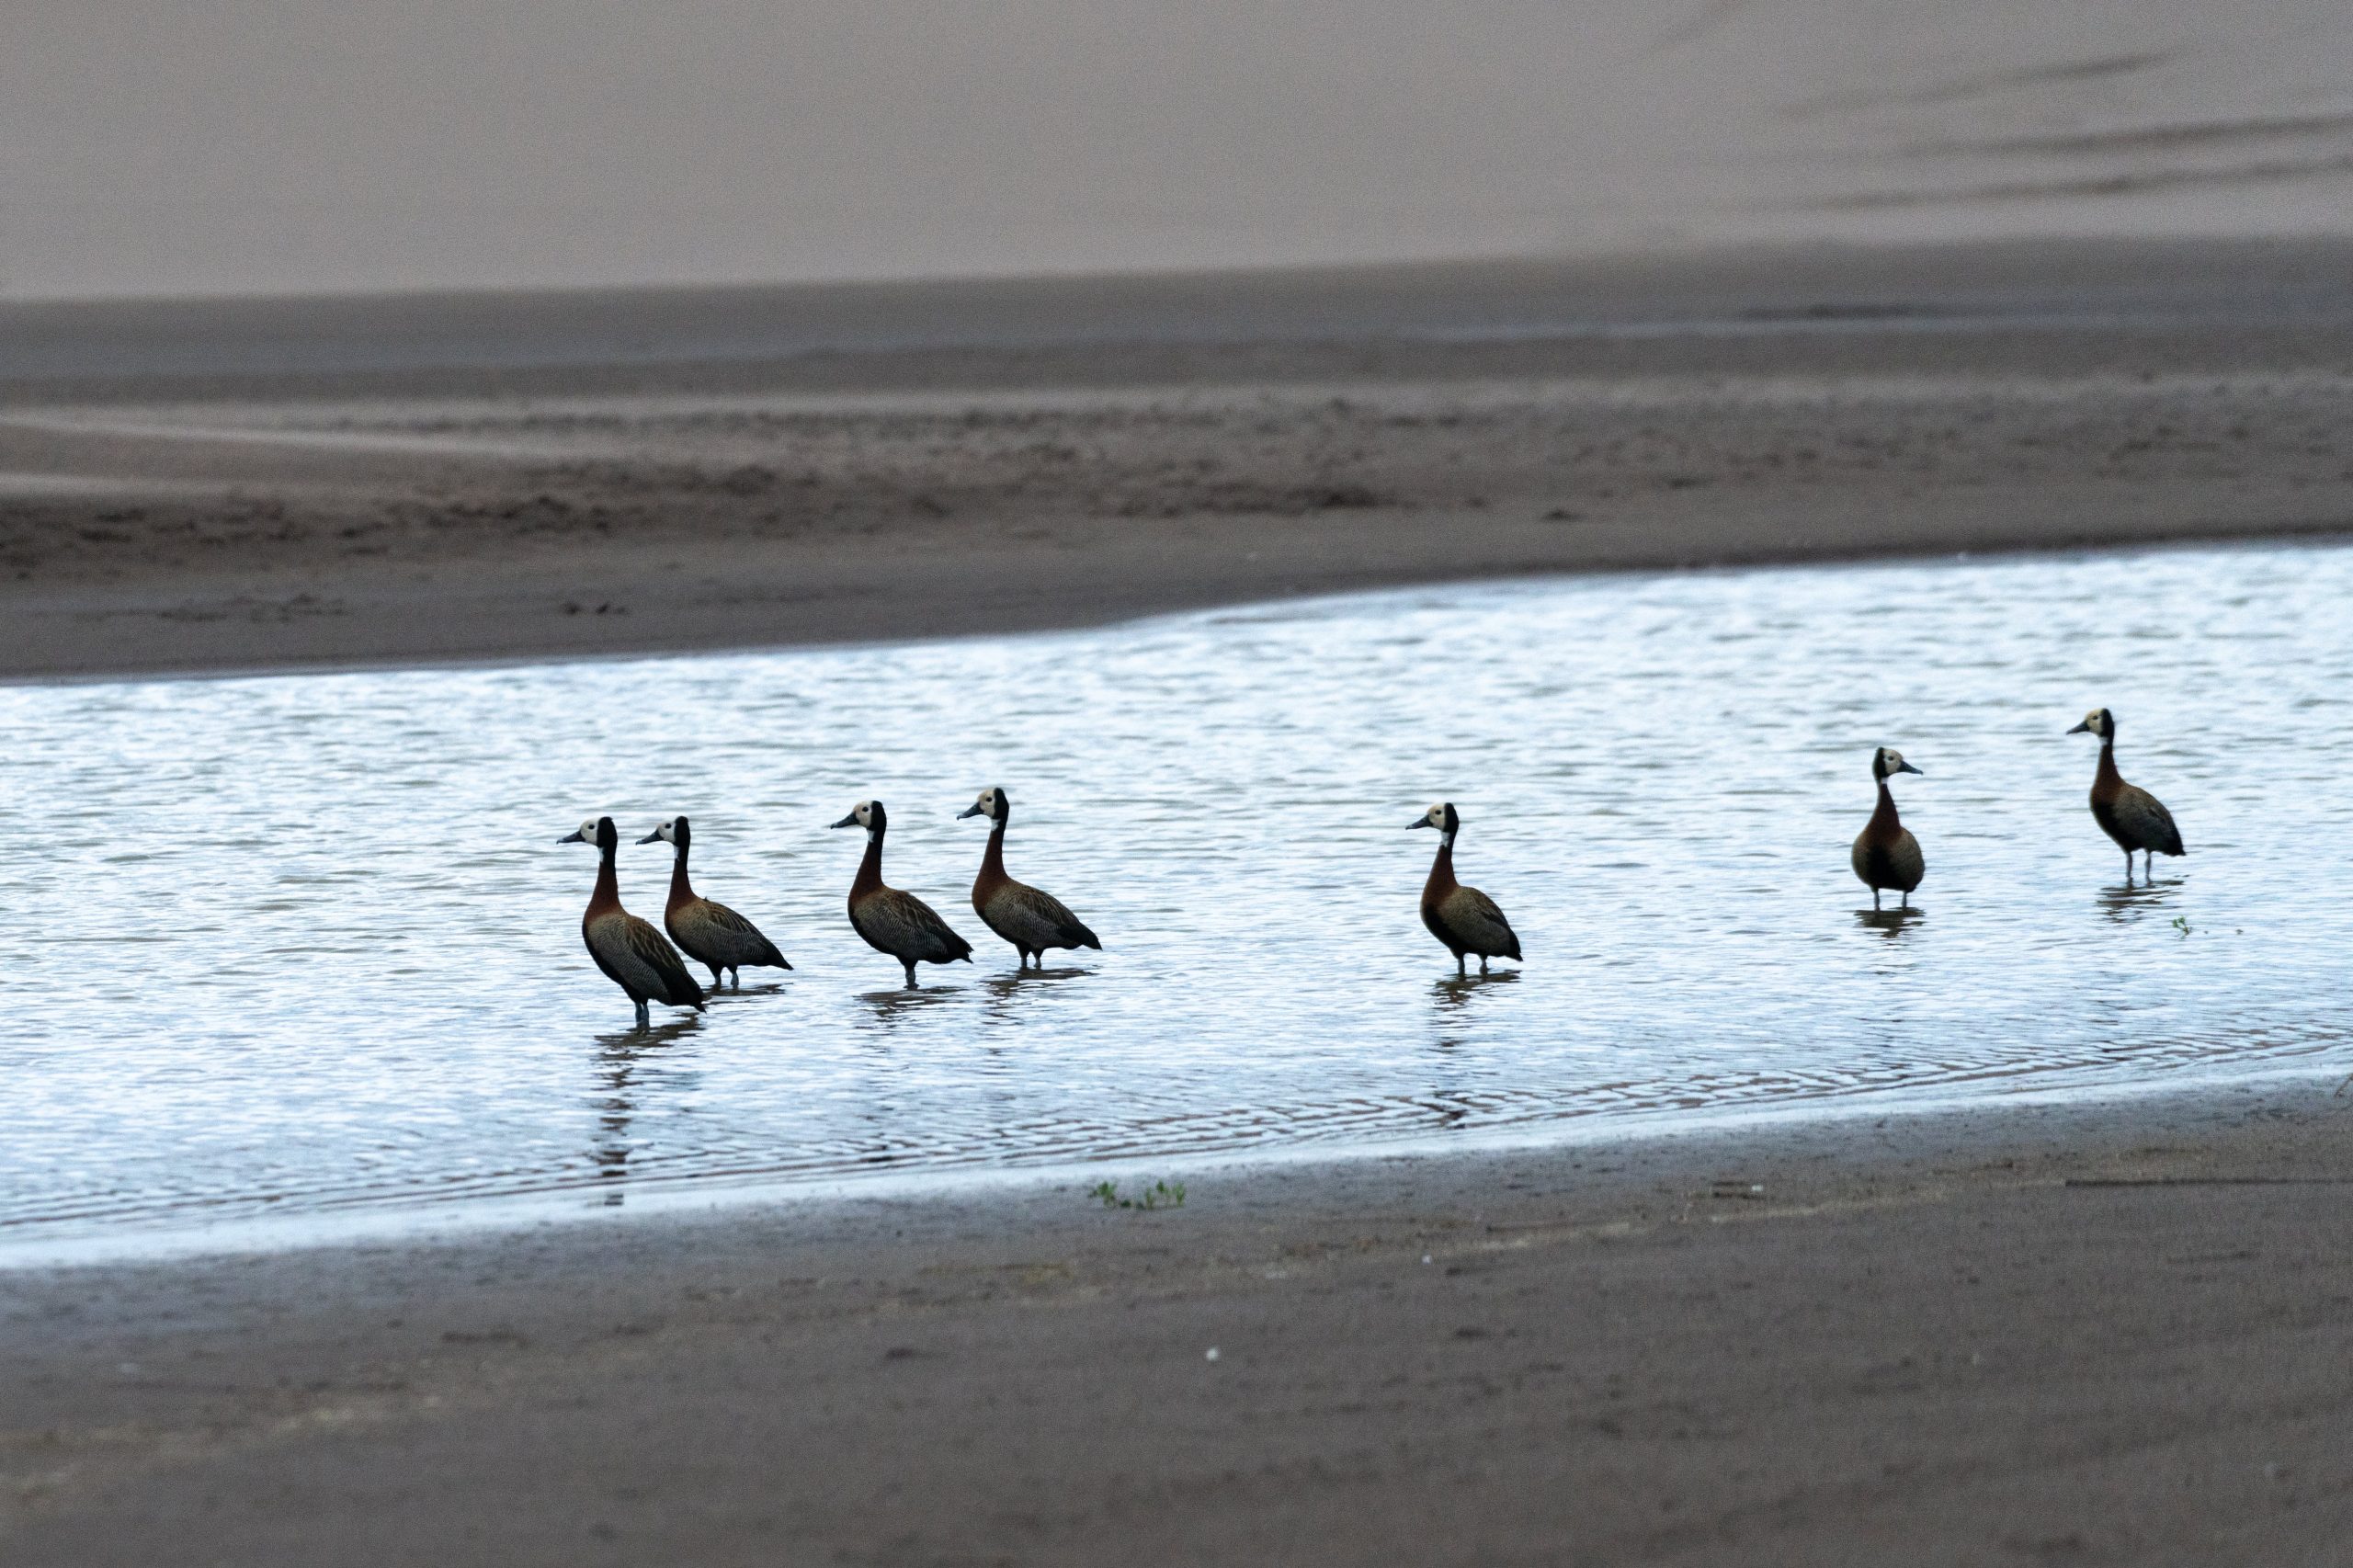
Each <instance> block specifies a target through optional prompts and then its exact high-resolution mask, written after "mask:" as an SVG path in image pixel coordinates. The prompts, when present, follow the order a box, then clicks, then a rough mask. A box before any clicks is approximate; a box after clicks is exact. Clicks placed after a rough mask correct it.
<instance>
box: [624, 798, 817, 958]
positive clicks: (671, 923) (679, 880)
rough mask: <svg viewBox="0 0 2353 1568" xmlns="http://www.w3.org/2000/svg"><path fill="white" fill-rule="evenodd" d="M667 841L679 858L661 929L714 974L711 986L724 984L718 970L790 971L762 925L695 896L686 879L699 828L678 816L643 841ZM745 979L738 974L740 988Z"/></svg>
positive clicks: (672, 867) (672, 873)
mask: <svg viewBox="0 0 2353 1568" xmlns="http://www.w3.org/2000/svg"><path fill="white" fill-rule="evenodd" d="M657 839H667V840H668V841H669V842H670V843H671V844H673V845H675V846H677V858H676V859H675V860H674V861H672V862H671V865H670V902H669V903H667V904H666V905H665V907H664V908H663V911H662V924H663V925H664V926H666V927H667V928H668V929H669V932H670V939H671V940H672V941H674V942H676V943H677V944H678V946H679V948H680V949H683V950H684V951H685V953H686V955H687V956H688V958H690V959H692V960H695V962H697V963H699V964H701V965H702V966H703V967H704V968H706V969H708V970H710V983H711V984H712V985H713V986H714V987H716V986H717V985H718V984H719V971H721V970H722V969H723V970H729V971H743V970H745V969H753V968H762V969H790V968H791V967H792V966H791V965H790V964H789V963H787V962H785V961H784V955H783V954H782V953H780V952H778V951H777V950H776V944H775V943H773V942H771V941H769V940H768V939H767V937H763V936H762V935H760V929H759V927H758V926H755V925H753V924H752V923H751V922H750V921H749V920H746V919H745V918H744V917H743V916H742V915H738V914H736V913H735V912H734V911H733V910H732V909H730V908H728V907H727V906H726V905H725V904H723V903H714V902H712V901H711V900H710V899H707V898H703V897H701V896H699V894H697V893H696V892H695V890H694V887H693V884H691V883H690V882H689V881H688V880H687V857H688V852H689V851H690V849H691V847H692V846H693V843H694V829H693V827H692V825H691V824H688V821H687V819H686V818H684V817H673V818H671V819H670V820H669V821H668V822H665V823H664V824H662V825H661V826H660V827H657V828H655V829H654V831H653V832H652V833H649V834H647V835H645V836H644V837H643V838H642V839H640V840H638V842H639V843H641V844H651V843H654V841H655V840H657ZM743 978H744V977H743V975H742V974H741V973H740V972H737V973H736V974H735V981H736V983H737V984H739V985H740V984H742V983H743Z"/></svg>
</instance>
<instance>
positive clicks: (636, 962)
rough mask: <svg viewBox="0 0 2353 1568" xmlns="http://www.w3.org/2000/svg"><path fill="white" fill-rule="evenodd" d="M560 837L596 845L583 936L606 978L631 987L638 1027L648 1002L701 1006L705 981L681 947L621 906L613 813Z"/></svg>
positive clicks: (617, 839)
mask: <svg viewBox="0 0 2353 1568" xmlns="http://www.w3.org/2000/svg"><path fill="white" fill-rule="evenodd" d="M556 842H557V843H558V844H593V845H595V846H597V891H596V892H592V893H590V894H589V895H588V910H587V913H586V914H585V915H581V917H580V939H581V940H582V941H583V942H585V943H586V944H587V946H588V956H589V957H590V958H592V959H594V960H597V968H598V969H601V970H603V971H605V978H606V979H607V980H609V981H611V982H612V983H614V984H615V985H618V986H620V988H621V989H622V990H623V991H626V992H628V993H629V999H630V1001H631V1003H632V1004H633V1005H634V1006H636V1008H637V1027H638V1028H645V1027H646V1024H647V1022H648V1020H647V1017H646V1013H645V1005H646V1003H648V1002H661V1003H665V1004H667V1005H668V1006H673V1007H699V1006H702V987H701V986H699V985H697V984H696V983H695V977H694V976H693V975H691V974H688V972H687V966H686V965H685V964H684V963H683V962H681V961H680V960H679V958H678V950H677V949H676V948H673V947H672V946H671V945H670V944H669V942H668V941H667V940H666V939H665V937H663V935H662V933H661V932H659V931H656V930H655V929H654V927H653V926H650V925H648V924H647V923H646V922H644V921H642V920H640V919H639V918H638V917H637V916H636V915H631V913H630V912H629V911H628V910H626V909H623V908H622V907H621V889H620V879H619V878H618V877H616V876H615V875H614V874H613V852H614V851H615V850H616V849H618V848H620V842H621V835H620V832H619V830H617V829H616V828H615V827H614V826H613V819H612V818H610V817H597V818H594V819H592V820H590V821H588V822H584V823H582V824H580V825H579V826H578V827H576V828H574V829H573V830H572V831H571V832H570V833H567V834H565V835H563V837H562V838H559V839H557V840H556Z"/></svg>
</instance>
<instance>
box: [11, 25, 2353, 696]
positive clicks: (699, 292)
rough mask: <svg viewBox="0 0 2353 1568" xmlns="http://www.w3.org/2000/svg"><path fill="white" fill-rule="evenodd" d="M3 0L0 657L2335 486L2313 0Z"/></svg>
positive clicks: (1139, 604) (1152, 581) (248, 649)
mask: <svg viewBox="0 0 2353 1568" xmlns="http://www.w3.org/2000/svg"><path fill="white" fill-rule="evenodd" d="M24 9H26V11H27V12H28V14H26V15H22V16H18V17H12V18H11V23H10V32H9V40H10V46H11V47H10V49H9V50H8V51H6V54H5V56H0V609H5V610H6V614H0V674H13V675H17V676H56V675H73V674H83V673H96V672H102V671H141V670H201V669H221V668H238V667H251V666H260V665H292V664H330V665H331V664H337V663H349V662H355V661H381V660H393V661H400V660H414V659H435V658H458V659H466V658H483V657H505V656H517V655H522V656H529V655H532V654H539V653H613V652H629V651H635V650H652V649H678V648H696V647H715V646H745V645H757V644H764V643H780V642H800V641H807V640H811V639H852V640H856V639H863V638H873V637H896V636H908V635H919V634H924V633H931V632H972V631H1010V630H1020V629H1025V628H1033V627H1044V626H1059V625H1069V624H1075V623H1083V622H1087V621H1094V620H1102V619H1112V618H1116V617H1120V616H1124V615H1132V614H1137V613H1142V612H1147V611H1152V610H1156V609H1170V608H1186V607H1190V606H1198V605H1205V604H1212V603H1217V602H1222V601H1226V600H1233V599H1243V598H1256V597H1270V596H1279V595H1285V594H1294V593H1310V592H1318V591H1327V590H1333V589H1339V588H1347V587H1352V586H1366V585H1377V584H1384V583H1396V582H1405V581H1415V580H1426V579H1431V578H1438V577H1446V576H1464V575H1489V574H1510V573H1524V572H1538V571H1561V570H1581V569H1592V568H1610V567H1638V566H1675V565H1687V564H1705V563H1722V562H1748V561H1770V560H1789V559H1819V558H1824V557H1834V556H1851V555H1865V554H1871V553H1879V552H1886V551H1938V550H1964V549H1966V550H1990V549H2011V548H2036V547H2048V546H2063V545H2075V544H2090V543H2101V542H2111V543H2132V542H2146V541H2152V540H2167V539H2182V538H2210V537H2231V536H2245V535H2252V534H2266V533H2302V532H2312V531H2327V530H2334V529H2336V528H2342V527H2344V526H2345V524H2346V522H2347V515H2348V507H2347V495H2348V493H2353V481H2349V480H2348V478H2347V475H2348V473H2353V460H2348V457H2347V450H2346V449H2344V447H2343V446H2342V445H2341V444H2340V438H2339V437H2340V432H2341V431H2342V430H2344V429H2345V428H2346V422H2345V420H2344V418H2343V417H2342V415H2343V413H2344V396H2345V390H2344V389H2345V386H2346V381H2345V379H2344V371H2345V369H2346V367H2347V364H2348V362H2353V358H2349V357H2348V348H2349V347H2353V236H2348V233H2347V230H2348V227H2353V200H2348V199H2347V198H2348V195H2353V187H2348V181H2349V180H2353V86H2348V85H2347V84H2348V83H2353V12H2347V11H2346V10H2345V9H2344V8H2343V7H2342V6H2332V5H2328V4H2323V3H2320V0H2266V3H2264V4H2258V5H2253V6H2240V7H2234V8H2230V9H2228V10H2216V9H2213V8H2200V7H2194V6H2183V5H2180V4H2178V3H2177V0H2110V3H2106V4H2091V5H2083V6H2064V7H2060V6H2043V5H2038V4H2033V3H2029V0H1985V3H1982V4H1971V5H1967V6H1938V7H1927V6H1904V7H1897V6H1864V5H1859V4H1857V3H1855V0H1780V3H1768V0H1753V3H1742V0H1677V4H1672V5H1666V6H1657V5H1649V4H1633V3H1631V0H1608V3H1605V4H1598V5H1592V6H1552V5H1536V4H1518V3H1505V0H1484V3H1481V4H1474V5H1471V6H1455V7H1448V8H1445V9H1443V10H1439V11H1432V10H1429V9H1427V8H1421V7H1410V6H1339V5H1308V6H1286V7H1260V6H1249V5H1243V4H1239V3H1236V0H1205V3H1203V4H1199V5H1193V6H1181V7H1178V6H1152V5H1143V4H1138V3H1131V0H1100V3H1081V0H1024V3H1018V4H1009V5H1005V6H987V7H980V6H921V5H912V4H907V3H905V0H881V3H879V4H874V5H869V6H854V7H852V6H819V5H813V4H805V3H799V0H794V3H787V4H759V5H755V4H749V3H746V0H690V3H688V4H683V5H676V6H658V7H657V6H642V5H623V4H614V3H606V4H595V5H590V4H576V5H562V6H559V5H554V4H551V3H547V0H517V3H514V4H508V5H504V6H489V7H482V6H458V5H454V4H448V3H431V4H423V5H417V6H398V7H374V8H368V9H361V10H355V9H353V8H349V7H331V6H313V5H302V4H297V3H295V0H243V3H242V4H234V5H228V6H210V7H205V8H202V9H201V10H200V11H199V10H190V9H188V8H185V7H177V6H165V5H162V4H157V3H141V0H97V4H93V5H90V6H76V7H72V8H54V7H52V8H46V9H40V10H35V9H34V8H24Z"/></svg>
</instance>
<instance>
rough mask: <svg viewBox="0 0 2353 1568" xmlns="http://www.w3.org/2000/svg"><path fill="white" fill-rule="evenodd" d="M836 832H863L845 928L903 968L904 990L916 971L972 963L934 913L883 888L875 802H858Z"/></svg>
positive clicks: (968, 949) (884, 825)
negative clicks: (843, 829)
mask: <svg viewBox="0 0 2353 1568" xmlns="http://www.w3.org/2000/svg"><path fill="white" fill-rule="evenodd" d="M834 825H835V827H862V828H864V829H865V830H866V858H865V859H863V860H860V861H859V862H858V880H857V881H854V882H852V883H850V885H849V923H850V926H851V928H852V929H854V930H856V931H857V932H858V935H859V936H861V937H865V938H866V945H867V946H868V947H870V948H872V949H875V950H876V951H877V952H884V953H888V954H890V955H891V956H892V958H894V959H896V960H899V962H900V963H902V964H903V965H904V966H905V967H906V971H907V989H909V990H910V991H912V990H914V989H915V965H917V964H919V963H954V962H955V961H956V960H958V959H962V960H964V961H965V962H966V963H970V962H972V943H970V942H968V941H966V940H964V938H963V937H959V936H958V935H957V934H956V933H955V932H954V931H953V930H952V929H950V928H949V925H948V922H947V921H945V920H942V919H941V918H940V917H939V913H938V911H937V910H935V909H933V908H932V907H931V905H929V904H927V903H925V902H924V901H923V900H921V899H919V898H917V897H916V896H915V894H913V893H911V892H900V891H899V890H898V889H897V888H890V887H884V886H883V885H882V835H883V834H884V833H885V832H887V831H888V830H889V828H890V825H891V819H890V817H889V815H888V814H887V813H885V812H884V811H883V810H882V802H881V801H859V802H858V804H857V805H855V806H853V807H852V808H850V813H849V815H847V816H846V817H844V818H842V820H841V821H839V822H837V823H835V824H834Z"/></svg>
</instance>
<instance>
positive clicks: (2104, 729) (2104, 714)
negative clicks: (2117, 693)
mask: <svg viewBox="0 0 2353 1568" xmlns="http://www.w3.org/2000/svg"><path fill="white" fill-rule="evenodd" d="M2084 728H2085V729H2086V730H2089V731H2090V732H2091V733H2093V734H2095V735H2105V734H2107V733H2108V710H2107V709H2105V708H2095V709H2093V710H2091V711H2090V712H2088V713H2086V714H2085V715H2084Z"/></svg>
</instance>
